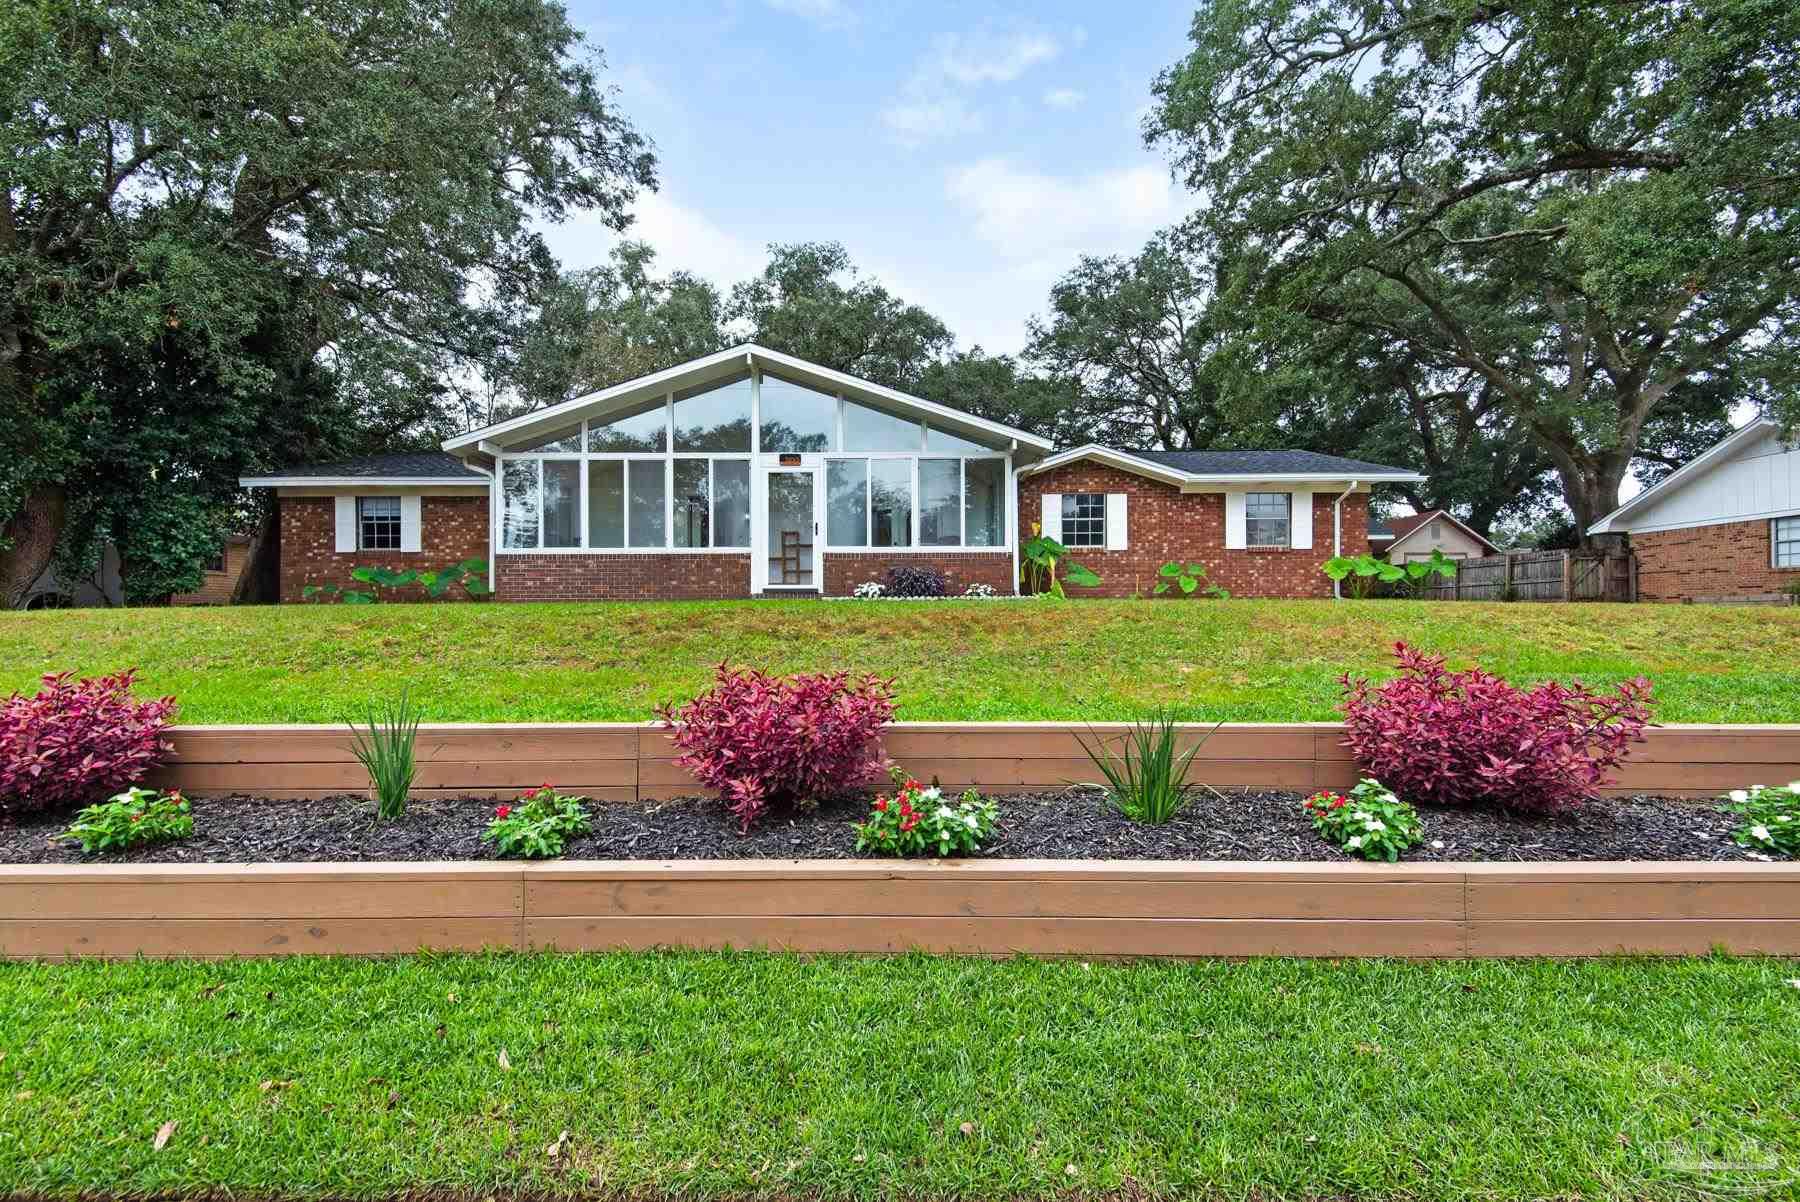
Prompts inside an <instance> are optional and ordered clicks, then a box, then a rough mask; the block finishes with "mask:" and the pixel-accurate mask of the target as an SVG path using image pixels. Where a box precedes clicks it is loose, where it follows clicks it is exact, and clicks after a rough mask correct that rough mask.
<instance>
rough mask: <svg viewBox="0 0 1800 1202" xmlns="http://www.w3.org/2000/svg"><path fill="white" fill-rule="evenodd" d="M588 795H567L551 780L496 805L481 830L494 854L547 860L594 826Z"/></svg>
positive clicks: (558, 854) (558, 853) (514, 858)
mask: <svg viewBox="0 0 1800 1202" xmlns="http://www.w3.org/2000/svg"><path fill="white" fill-rule="evenodd" d="M586 800H587V798H585V797H564V796H563V795H562V794H561V793H558V792H557V791H556V790H555V789H554V788H553V787H551V785H550V784H549V782H547V781H546V782H545V783H544V784H542V785H540V786H538V787H537V788H536V789H534V790H532V791H531V792H529V793H525V794H522V795H521V796H520V798H519V800H518V803H517V804H515V805H502V806H496V807H495V808H494V817H493V820H492V821H491V822H489V823H488V826H487V829H486V830H485V831H482V832H481V839H482V842H484V843H492V844H493V845H494V854H495V855H497V856H499V857H501V858H502V859H509V860H544V859H549V858H550V857H552V856H560V855H562V853H563V848H564V847H566V846H567V845H568V841H569V840H570V839H571V838H573V837H574V836H576V835H585V834H587V833H588V832H589V831H590V830H592V829H593V823H592V822H591V821H590V820H589V818H588V812H587V807H586V806H585V805H583V804H582V803H583V802H585V801H586Z"/></svg>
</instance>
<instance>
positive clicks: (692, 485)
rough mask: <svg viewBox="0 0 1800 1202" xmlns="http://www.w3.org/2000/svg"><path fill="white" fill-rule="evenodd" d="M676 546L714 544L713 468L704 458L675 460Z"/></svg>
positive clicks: (705, 545) (708, 545)
mask: <svg viewBox="0 0 1800 1202" xmlns="http://www.w3.org/2000/svg"><path fill="white" fill-rule="evenodd" d="M675 545H676V546H677V547H710V546H711V545H712V465H711V464H709V463H708V462H707V461H706V460H704V459H677V460H676V461H675Z"/></svg>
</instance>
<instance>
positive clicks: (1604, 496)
mask: <svg viewBox="0 0 1800 1202" xmlns="http://www.w3.org/2000/svg"><path fill="white" fill-rule="evenodd" d="M1627 462H1629V459H1628V458H1620V457H1618V456H1613V455H1607V456H1604V457H1603V458H1602V461H1601V462H1599V463H1593V464H1584V465H1582V466H1581V468H1580V469H1578V470H1575V471H1570V470H1568V469H1566V468H1558V469H1557V472H1556V474H1557V477H1558V478H1559V479H1561V481H1562V487H1563V499H1564V500H1566V501H1567V502H1568V503H1569V512H1570V513H1572V514H1574V515H1575V536H1576V538H1577V539H1578V540H1579V546H1580V547H1581V549H1582V550H1584V551H1585V550H1591V549H1592V548H1593V546H1594V540H1593V538H1592V536H1590V535H1589V534H1588V528H1589V527H1590V526H1592V525H1593V524H1594V523H1595V522H1598V521H1599V520H1600V519H1601V518H1603V517H1605V516H1606V515H1607V514H1609V513H1611V512H1612V511H1613V510H1615V509H1617V508H1618V507H1619V486H1620V485H1621V484H1622V483H1624V480H1625V469H1624V467H1623V466H1622V465H1623V464H1624V463H1627Z"/></svg>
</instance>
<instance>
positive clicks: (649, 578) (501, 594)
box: [494, 551, 750, 601]
mask: <svg viewBox="0 0 1800 1202" xmlns="http://www.w3.org/2000/svg"><path fill="white" fill-rule="evenodd" d="M494 571H495V573H496V574H497V575H498V576H499V582H498V585H497V588H496V594H495V595H496V596H497V597H498V598H499V599H500V600H502V601H723V600H730V599H732V598H735V597H748V596H749V595H750V553H749V552H747V551H746V552H745V553H744V554H742V555H734V554H726V553H715V552H707V553H699V554H696V553H689V554H683V553H681V552H679V551H677V552H668V553H663V554H654V553H652V554H643V555H633V554H630V553H628V552H621V553H614V554H595V555H581V554H574V555H529V554H527V555H508V554H502V555H500V556H498V557H497V558H496V560H495V567H494Z"/></svg>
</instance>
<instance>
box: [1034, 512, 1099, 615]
mask: <svg viewBox="0 0 1800 1202" xmlns="http://www.w3.org/2000/svg"><path fill="white" fill-rule="evenodd" d="M1032 529H1033V530H1036V529H1037V526H1036V525H1035V524H1033V526H1032ZM1020 554H1021V555H1022V556H1023V558H1024V562H1023V564H1022V566H1021V568H1020V570H1021V572H1023V574H1024V576H1025V588H1026V590H1027V591H1028V592H1033V593H1038V592H1041V593H1043V594H1044V595H1046V596H1050V597H1055V598H1056V599H1057V600H1059V601H1062V600H1067V599H1068V594H1067V593H1065V592H1064V591H1063V583H1064V582H1065V581H1066V582H1068V583H1069V584H1073V585H1077V586H1079V587H1081V588H1098V587H1099V585H1100V577H1099V576H1097V575H1095V574H1094V572H1093V570H1092V569H1090V568H1085V567H1083V566H1082V565H1080V564H1078V563H1074V562H1072V561H1070V560H1069V559H1068V555H1069V549H1068V548H1067V547H1065V546H1063V545H1062V544H1061V543H1059V542H1057V541H1056V540H1055V539H1053V538H1050V537H1048V536H1047V535H1043V534H1033V535H1032V536H1031V537H1030V538H1028V539H1026V540H1025V545H1024V546H1023V547H1021V548H1020ZM1059 564H1060V565H1061V568H1062V575H1061V576H1058V575H1057V567H1058V565H1059Z"/></svg>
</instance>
